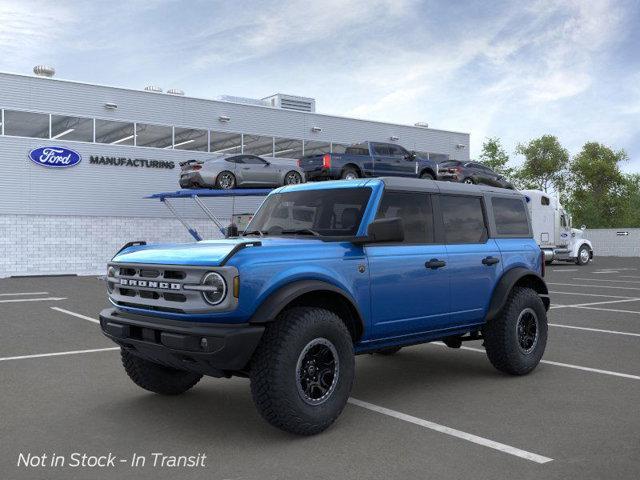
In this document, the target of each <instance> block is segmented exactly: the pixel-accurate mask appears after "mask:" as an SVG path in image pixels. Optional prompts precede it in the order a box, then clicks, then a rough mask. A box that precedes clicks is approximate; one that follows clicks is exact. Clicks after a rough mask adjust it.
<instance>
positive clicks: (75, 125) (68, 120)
mask: <svg viewBox="0 0 640 480" xmlns="http://www.w3.org/2000/svg"><path fill="white" fill-rule="evenodd" d="M58 138H59V139H61V140H73V141H76V142H93V119H92V118H80V117H67V116H63V115H51V139H58Z"/></svg>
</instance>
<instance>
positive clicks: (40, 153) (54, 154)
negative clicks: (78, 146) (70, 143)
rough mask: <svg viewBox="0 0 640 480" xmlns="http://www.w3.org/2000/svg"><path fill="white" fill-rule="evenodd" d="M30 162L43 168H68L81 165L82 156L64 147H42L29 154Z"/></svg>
mask: <svg viewBox="0 0 640 480" xmlns="http://www.w3.org/2000/svg"><path fill="white" fill-rule="evenodd" d="M29 160H31V161H32V162H33V163H35V164H37V165H41V166H43V167H53V168H66V167H73V166H74V165H77V164H79V163H80V161H81V160H82V155H80V154H79V153H78V152H76V151H73V150H71V149H69V148H64V147H40V148H34V149H33V150H31V151H30V152H29Z"/></svg>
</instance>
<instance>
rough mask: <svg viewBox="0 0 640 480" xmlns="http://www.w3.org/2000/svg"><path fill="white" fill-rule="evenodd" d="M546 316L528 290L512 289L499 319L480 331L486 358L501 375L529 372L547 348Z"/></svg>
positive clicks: (540, 301) (542, 307) (537, 297)
mask: <svg viewBox="0 0 640 480" xmlns="http://www.w3.org/2000/svg"><path fill="white" fill-rule="evenodd" d="M547 328H548V327H547V312H546V310H545V308H544V304H543V303H542V300H541V299H540V297H539V296H538V294H537V293H536V292H535V291H534V290H533V289H531V288H522V287H514V288H513V290H512V291H511V293H510V294H509V298H508V299H507V303H506V304H505V306H504V308H503V309H502V312H501V313H500V315H499V316H498V317H496V318H494V319H492V320H490V321H489V322H488V323H487V325H486V326H485V328H484V330H483V336H484V344H485V348H486V351H487V357H489V361H490V362H491V364H492V365H493V366H494V367H495V368H497V369H498V370H500V371H501V372H505V373H509V374H511V375H524V374H527V373H529V372H531V371H532V370H533V369H534V368H536V366H537V365H538V363H540V359H541V358H542V355H543V353H544V350H545V347H546V345H547Z"/></svg>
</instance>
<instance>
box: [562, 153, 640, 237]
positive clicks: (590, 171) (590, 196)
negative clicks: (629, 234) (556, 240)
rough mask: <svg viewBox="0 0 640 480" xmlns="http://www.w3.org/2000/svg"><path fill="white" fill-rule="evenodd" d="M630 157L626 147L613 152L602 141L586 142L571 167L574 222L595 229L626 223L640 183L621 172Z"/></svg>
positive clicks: (570, 199) (571, 207) (571, 201)
mask: <svg viewBox="0 0 640 480" xmlns="http://www.w3.org/2000/svg"><path fill="white" fill-rule="evenodd" d="M626 159H627V154H626V153H625V151H624V150H618V151H613V150H612V149H611V148H609V147H607V146H606V145H602V144H600V143H598V142H588V143H585V144H584V146H583V147H582V150H581V151H580V153H578V155H576V156H575V157H574V158H573V161H572V162H571V166H570V172H571V192H570V197H569V202H568V207H569V209H570V211H571V213H572V214H573V217H574V224H576V225H580V224H586V225H588V226H590V227H592V228H598V227H600V228H602V227H620V226H623V225H622V224H623V223H624V222H625V219H624V217H625V215H627V214H628V213H629V214H630V212H629V210H630V209H631V206H630V205H629V194H631V193H633V189H634V186H635V187H637V186H638V184H637V182H636V183H635V184H634V182H633V181H632V180H627V179H626V178H625V176H624V175H623V174H622V172H621V171H620V166H619V165H618V164H619V163H620V162H622V161H624V160H626ZM636 208H637V207H636Z"/></svg>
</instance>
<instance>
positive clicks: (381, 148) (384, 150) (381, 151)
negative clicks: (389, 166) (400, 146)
mask: <svg viewBox="0 0 640 480" xmlns="http://www.w3.org/2000/svg"><path fill="white" fill-rule="evenodd" d="M373 149H374V150H375V152H376V155H379V156H386V155H389V147H388V146H387V145H384V144H382V143H374V144H373Z"/></svg>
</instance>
